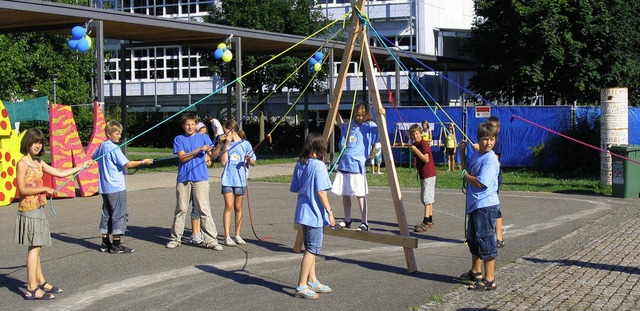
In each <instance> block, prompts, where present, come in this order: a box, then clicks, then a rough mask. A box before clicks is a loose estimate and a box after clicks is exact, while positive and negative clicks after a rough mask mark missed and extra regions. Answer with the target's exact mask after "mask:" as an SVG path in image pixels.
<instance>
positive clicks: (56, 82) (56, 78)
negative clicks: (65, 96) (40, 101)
mask: <svg viewBox="0 0 640 311" xmlns="http://www.w3.org/2000/svg"><path fill="white" fill-rule="evenodd" d="M51 79H52V80H53V103H54V104H57V103H58V99H57V94H56V92H57V84H58V74H55V73H54V74H53V75H51Z"/></svg>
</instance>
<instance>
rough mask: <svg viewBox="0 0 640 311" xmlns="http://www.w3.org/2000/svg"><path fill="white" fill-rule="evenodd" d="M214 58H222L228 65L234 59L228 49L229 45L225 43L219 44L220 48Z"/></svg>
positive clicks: (214, 53)
mask: <svg viewBox="0 0 640 311" xmlns="http://www.w3.org/2000/svg"><path fill="white" fill-rule="evenodd" d="M213 57H215V58H216V59H220V58H222V60H223V61H224V62H225V63H228V62H230V61H231V59H233V53H231V50H229V49H228V48H227V45H226V44H224V43H220V44H218V48H217V49H216V50H215V52H213Z"/></svg>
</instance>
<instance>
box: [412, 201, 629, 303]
mask: <svg viewBox="0 0 640 311" xmlns="http://www.w3.org/2000/svg"><path fill="white" fill-rule="evenodd" d="M638 203H639V201H638V200H637V199H636V200H630V201H629V204H628V205H626V206H624V207H622V208H619V209H617V210H615V211H614V212H613V213H611V214H609V215H606V216H604V217H601V218H600V219H597V220H595V221H594V222H593V223H592V224H591V225H588V226H585V227H583V228H581V229H579V230H577V231H574V232H573V233H571V234H568V235H567V236H565V237H563V238H561V239H559V240H556V241H555V242H554V243H551V244H548V245H546V246H544V247H542V248H541V249H539V250H537V251H535V252H533V253H530V254H529V255H527V256H525V257H523V258H520V259H518V260H516V261H515V262H514V263H511V264H508V265H506V266H504V267H502V268H501V269H499V270H498V271H497V272H496V282H497V285H498V289H497V290H495V291H490V292H484V291H481V292H477V291H469V290H467V289H466V287H461V288H459V289H457V290H455V291H452V292H450V293H447V294H445V295H443V296H442V297H441V299H433V301H430V302H429V303H427V304H425V305H422V306H421V308H420V309H419V310H640V226H638V221H639V220H640V209H639V204H638ZM436 300H437V301H436Z"/></svg>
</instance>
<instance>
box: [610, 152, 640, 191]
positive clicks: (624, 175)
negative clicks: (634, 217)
mask: <svg viewBox="0 0 640 311" xmlns="http://www.w3.org/2000/svg"><path fill="white" fill-rule="evenodd" d="M609 151H611V152H612V153H615V154H618V155H621V156H623V157H625V158H629V159H632V160H634V161H640V145H618V146H611V147H610V148H609ZM611 191H612V194H613V196H614V197H618V198H634V199H637V198H638V197H640V164H638V163H635V162H631V161H627V160H625V159H621V158H618V157H611Z"/></svg>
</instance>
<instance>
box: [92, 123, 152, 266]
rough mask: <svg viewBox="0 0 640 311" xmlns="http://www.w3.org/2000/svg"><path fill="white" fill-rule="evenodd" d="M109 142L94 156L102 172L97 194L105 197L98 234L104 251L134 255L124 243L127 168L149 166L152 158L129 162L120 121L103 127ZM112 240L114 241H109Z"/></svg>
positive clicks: (127, 217) (98, 149)
mask: <svg viewBox="0 0 640 311" xmlns="http://www.w3.org/2000/svg"><path fill="white" fill-rule="evenodd" d="M104 131H105V133H106V134H107V140H105V141H104V142H102V144H100V147H98V148H97V149H96V151H95V152H94V153H93V156H92V158H93V159H94V160H96V161H97V162H98V170H99V172H100V174H99V179H98V192H100V195H102V213H101V218H100V227H99V232H100V234H101V235H102V244H100V251H101V252H109V253H112V254H123V253H133V252H134V249H132V248H129V247H126V246H124V245H123V244H122V241H121V239H122V235H124V233H125V231H127V223H128V222H129V207H128V206H127V192H126V191H127V187H126V186H125V183H124V168H134V167H138V166H141V165H150V164H152V163H153V159H144V160H142V161H129V159H127V157H125V155H124V154H123V153H122V150H120V148H119V147H118V142H120V137H121V136H122V125H121V124H120V122H118V121H109V122H107V124H106V125H105V127H104ZM109 235H111V236H112V237H113V242H112V241H111V240H109Z"/></svg>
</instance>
